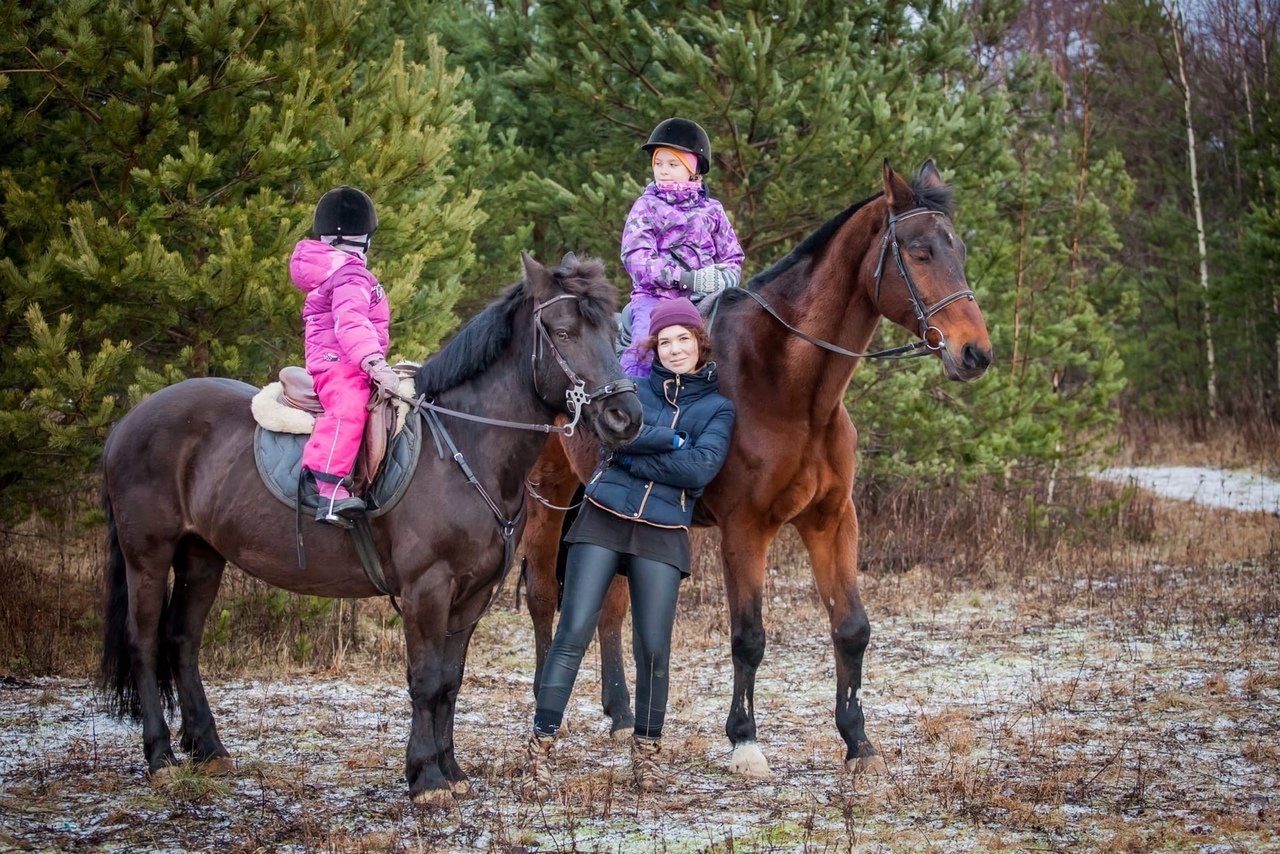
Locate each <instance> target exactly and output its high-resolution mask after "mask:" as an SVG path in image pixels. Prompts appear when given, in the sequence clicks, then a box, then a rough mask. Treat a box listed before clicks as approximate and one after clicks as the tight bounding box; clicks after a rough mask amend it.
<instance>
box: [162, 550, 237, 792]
mask: <svg viewBox="0 0 1280 854" xmlns="http://www.w3.org/2000/svg"><path fill="white" fill-rule="evenodd" d="M225 567H226V560H225V559H224V558H223V557H222V555H220V554H218V553H217V552H216V551H214V550H213V548H212V547H210V546H209V545H208V544H206V543H205V542H204V541H203V540H199V539H196V538H193V537H187V538H185V539H184V540H183V541H182V542H181V543H179V544H178V550H177V553H176V554H175V555H174V559H173V570H174V572H173V596H172V598H171V600H170V602H169V614H168V619H167V621H166V625H165V646H166V650H167V653H168V655H169V661H170V662H171V663H172V665H173V668H174V677H175V681H176V683H177V688H178V702H179V705H180V706H181V708H182V737H181V740H180V742H179V743H180V745H181V747H182V749H183V750H185V751H187V753H188V754H190V756H191V759H192V761H194V762H196V763H199V764H201V765H203V770H204V771H205V772H206V773H209V774H227V773H230V772H231V771H232V770H234V765H233V764H232V762H231V760H230V754H229V753H227V749H226V748H225V747H223V746H222V742H221V741H220V740H219V739H218V731H217V728H216V727H215V725H214V722H213V712H212V711H210V709H209V701H208V699H206V697H205V694H204V685H203V684H202V683H201V681H200V640H201V638H202V637H203V635H204V623H205V619H206V618H207V617H208V615H209V609H210V608H211V607H213V600H214V598H215V597H216V596H217V595H218V586H219V584H221V583H222V572H223V569H224V568H225Z"/></svg>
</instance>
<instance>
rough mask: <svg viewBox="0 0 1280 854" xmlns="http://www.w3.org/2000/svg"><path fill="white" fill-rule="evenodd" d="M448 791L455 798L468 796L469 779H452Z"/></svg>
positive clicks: (469, 788)
mask: <svg viewBox="0 0 1280 854" xmlns="http://www.w3.org/2000/svg"><path fill="white" fill-rule="evenodd" d="M449 791H450V792H452V793H453V796H454V797H455V798H469V797H471V795H472V791H471V781H470V780H454V781H453V782H451V783H450V784H449Z"/></svg>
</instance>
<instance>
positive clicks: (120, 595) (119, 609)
mask: <svg viewBox="0 0 1280 854" xmlns="http://www.w3.org/2000/svg"><path fill="white" fill-rule="evenodd" d="M102 509H103V512H104V513H105V514H106V518H107V544H106V553H107V562H106V566H105V567H104V568H103V587H104V590H105V593H106V597H105V601H106V609H107V613H106V619H105V620H104V621H103V623H104V629H103V639H102V640H103V643H102V671H101V680H102V681H101V686H102V690H103V691H104V692H106V694H107V695H108V698H109V699H111V698H112V697H114V699H113V700H112V704H113V706H114V708H113V711H114V713H115V714H116V715H118V716H120V717H132V718H134V719H135V720H137V719H139V718H141V716H142V707H141V705H140V704H139V702H138V687H137V683H136V682H135V680H134V673H133V654H132V652H131V651H130V649H129V580H128V576H127V575H126V572H125V565H124V553H123V552H122V551H120V535H119V532H118V531H117V530H116V520H115V513H114V512H113V510H112V507H111V499H110V498H109V497H108V496H107V490H106V486H105V485H104V486H103V489H102ZM168 610H169V602H168V597H167V596H166V597H165V603H164V608H163V610H162V612H161V615H160V625H161V626H163V625H165V620H166V618H167V616H168V613H167V612H168ZM156 682H157V684H158V685H159V688H160V697H161V699H162V700H163V701H164V704H165V706H166V708H170V709H171V708H173V704H174V703H173V670H172V668H171V667H170V665H169V657H168V654H167V650H166V649H165V644H163V643H161V644H160V655H159V656H157V661H156Z"/></svg>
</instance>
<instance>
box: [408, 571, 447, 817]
mask: <svg viewBox="0 0 1280 854" xmlns="http://www.w3.org/2000/svg"><path fill="white" fill-rule="evenodd" d="M452 574H453V573H452V570H451V569H450V568H449V567H448V565H447V564H444V563H436V564H434V565H432V566H431V567H430V568H429V569H428V570H427V572H425V573H423V574H422V575H420V576H418V577H417V578H416V579H414V580H413V581H412V582H411V583H409V584H407V585H406V586H405V587H404V589H403V590H402V596H401V609H402V611H403V616H404V637H405V647H406V649H407V651H408V658H409V665H408V678H409V699H410V700H411V702H412V703H413V718H412V724H411V725H410V728H409V749H408V752H407V756H406V761H405V772H404V773H405V780H406V782H408V784H409V797H411V798H412V799H413V802H414V803H416V804H421V805H425V806H444V805H446V804H449V803H452V801H453V798H452V796H451V792H450V787H449V780H448V778H446V777H445V775H444V773H443V772H442V771H441V770H440V747H439V745H440V742H441V733H440V730H439V729H438V728H439V727H440V725H441V724H443V723H444V722H443V721H441V720H439V719H438V717H437V711H438V710H439V709H440V708H441V707H442V706H443V705H444V703H445V698H446V696H447V694H448V691H449V687H448V686H449V667H448V663H447V661H446V654H445V647H446V631H447V629H448V620H449V610H450V603H451V600H452V599H453V583H452Z"/></svg>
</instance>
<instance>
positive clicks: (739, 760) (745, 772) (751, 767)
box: [729, 741, 773, 780]
mask: <svg viewBox="0 0 1280 854" xmlns="http://www.w3.org/2000/svg"><path fill="white" fill-rule="evenodd" d="M729 770H730V771H731V772H733V773H734V774H739V775H741V776H743V777H754V778H756V779H758V780H764V779H768V778H769V777H772V776H773V772H772V771H770V770H769V760H767V759H765V758H764V753H762V752H761V751H760V745H758V744H756V743H755V742H754V741H746V742H743V743H742V744H739V745H738V746H737V747H735V748H734V749H733V756H732V757H730V759H729Z"/></svg>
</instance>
